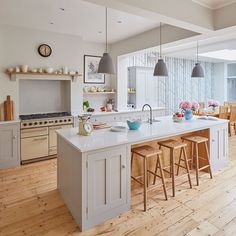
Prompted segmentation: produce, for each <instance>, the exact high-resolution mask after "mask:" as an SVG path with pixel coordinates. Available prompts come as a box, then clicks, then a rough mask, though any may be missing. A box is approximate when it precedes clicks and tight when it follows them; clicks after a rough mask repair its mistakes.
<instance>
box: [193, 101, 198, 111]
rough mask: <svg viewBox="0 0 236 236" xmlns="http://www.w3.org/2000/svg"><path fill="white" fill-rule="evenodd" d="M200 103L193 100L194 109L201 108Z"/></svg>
mask: <svg viewBox="0 0 236 236" xmlns="http://www.w3.org/2000/svg"><path fill="white" fill-rule="evenodd" d="M199 107H200V106H199V103H198V102H192V110H193V111H197V110H198V109H199Z"/></svg>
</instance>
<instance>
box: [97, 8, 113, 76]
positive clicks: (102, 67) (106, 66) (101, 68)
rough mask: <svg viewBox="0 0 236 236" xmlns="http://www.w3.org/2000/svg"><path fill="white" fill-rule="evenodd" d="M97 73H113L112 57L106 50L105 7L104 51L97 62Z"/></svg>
mask: <svg viewBox="0 0 236 236" xmlns="http://www.w3.org/2000/svg"><path fill="white" fill-rule="evenodd" d="M98 73H102V74H115V69H114V64H113V61H112V58H111V56H110V55H109V53H108V52H107V8H106V51H105V52H104V53H103V56H102V58H101V60H100V62H99V65H98Z"/></svg>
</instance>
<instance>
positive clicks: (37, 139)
mask: <svg viewBox="0 0 236 236" xmlns="http://www.w3.org/2000/svg"><path fill="white" fill-rule="evenodd" d="M46 139H48V137H41V138H34V139H33V141H40V140H46Z"/></svg>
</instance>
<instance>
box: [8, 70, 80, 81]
mask: <svg viewBox="0 0 236 236" xmlns="http://www.w3.org/2000/svg"><path fill="white" fill-rule="evenodd" d="M7 74H8V75H9V76H10V79H11V80H12V81H16V78H17V76H18V75H33V76H42V77H43V76H44V77H45V76H54V77H56V76H57V77H68V80H69V77H71V79H72V80H73V81H74V80H75V79H76V78H77V77H80V76H82V75H81V74H55V73H45V72H43V73H39V72H35V73H34V72H11V73H9V72H7Z"/></svg>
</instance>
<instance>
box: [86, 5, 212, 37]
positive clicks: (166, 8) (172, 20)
mask: <svg viewBox="0 0 236 236" xmlns="http://www.w3.org/2000/svg"><path fill="white" fill-rule="evenodd" d="M84 1H85V2H91V3H94V4H97V5H102V6H107V7H109V8H113V9H117V10H120V11H124V12H128V13H131V14H135V15H139V16H143V17H145V18H149V19H152V20H156V21H159V22H160V21H161V22H163V23H166V24H169V25H174V26H177V27H180V28H184V29H187V30H191V31H195V32H197V33H201V34H202V33H207V32H209V31H212V30H214V21H213V11H212V10H210V9H208V8H206V7H203V6H201V5H199V4H196V3H195V2H193V1H189V0H178V1H173V0H148V1H147V0H84Z"/></svg>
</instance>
